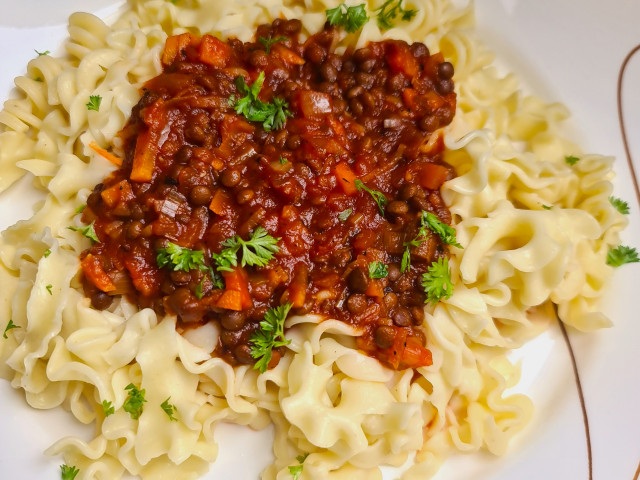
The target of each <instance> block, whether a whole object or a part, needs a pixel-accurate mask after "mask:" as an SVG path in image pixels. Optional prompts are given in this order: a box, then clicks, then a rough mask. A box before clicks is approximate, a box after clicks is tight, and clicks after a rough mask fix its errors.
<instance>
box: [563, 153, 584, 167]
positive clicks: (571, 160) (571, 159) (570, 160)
mask: <svg viewBox="0 0 640 480" xmlns="http://www.w3.org/2000/svg"><path fill="white" fill-rule="evenodd" d="M578 160H580V159H579V158H578V157H574V156H573V155H567V156H566V157H564V161H565V162H567V163H568V164H569V165H575V164H576V163H577V162H578Z"/></svg>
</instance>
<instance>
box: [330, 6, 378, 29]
mask: <svg viewBox="0 0 640 480" xmlns="http://www.w3.org/2000/svg"><path fill="white" fill-rule="evenodd" d="M365 6H366V5H365V4H364V3H362V4H360V5H356V6H353V7H347V6H346V5H345V4H344V3H341V4H340V5H338V6H337V7H336V8H330V9H328V10H326V11H325V13H326V15H327V21H328V22H329V24H330V25H336V26H338V27H343V28H344V29H345V30H346V31H347V32H349V33H353V32H355V31H357V30H359V29H360V28H362V27H363V26H364V24H365V23H367V22H368V21H369V16H368V15H367V10H366V8H365Z"/></svg>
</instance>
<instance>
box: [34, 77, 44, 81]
mask: <svg viewBox="0 0 640 480" xmlns="http://www.w3.org/2000/svg"><path fill="white" fill-rule="evenodd" d="M34 80H35V81H36V82H42V77H36V78H34Z"/></svg>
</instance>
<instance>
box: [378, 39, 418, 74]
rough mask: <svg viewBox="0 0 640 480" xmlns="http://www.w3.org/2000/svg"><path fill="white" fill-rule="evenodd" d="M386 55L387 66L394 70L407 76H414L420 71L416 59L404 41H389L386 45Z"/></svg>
mask: <svg viewBox="0 0 640 480" xmlns="http://www.w3.org/2000/svg"><path fill="white" fill-rule="evenodd" d="M386 57H387V62H388V63H389V67H390V68H391V70H392V71H394V72H402V73H404V74H405V75H407V76H408V77H409V78H413V77H415V76H416V75H417V74H418V73H419V72H420V66H419V65H418V61H417V60H416V57H414V56H413V53H411V50H409V46H408V45H407V44H406V43H403V42H399V41H396V42H393V41H392V42H390V43H389V44H388V46H387V55H386Z"/></svg>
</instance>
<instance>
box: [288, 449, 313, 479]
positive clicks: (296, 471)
mask: <svg viewBox="0 0 640 480" xmlns="http://www.w3.org/2000/svg"><path fill="white" fill-rule="evenodd" d="M308 456H309V454H308V453H304V454H302V455H298V456H297V457H296V460H297V461H298V465H291V466H289V473H290V474H291V477H292V479H291V480H298V479H299V478H300V475H301V474H302V469H303V467H304V465H303V463H304V461H305V460H306V459H307V457H308Z"/></svg>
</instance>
